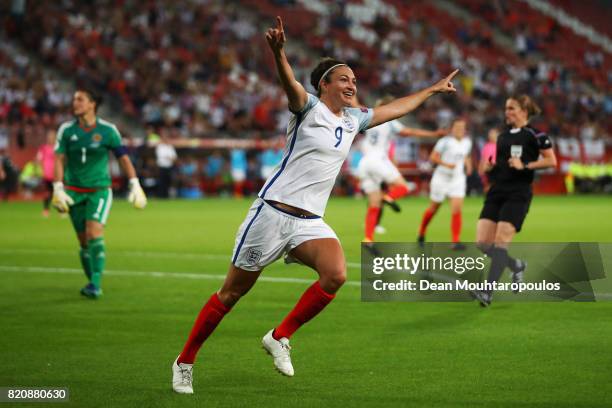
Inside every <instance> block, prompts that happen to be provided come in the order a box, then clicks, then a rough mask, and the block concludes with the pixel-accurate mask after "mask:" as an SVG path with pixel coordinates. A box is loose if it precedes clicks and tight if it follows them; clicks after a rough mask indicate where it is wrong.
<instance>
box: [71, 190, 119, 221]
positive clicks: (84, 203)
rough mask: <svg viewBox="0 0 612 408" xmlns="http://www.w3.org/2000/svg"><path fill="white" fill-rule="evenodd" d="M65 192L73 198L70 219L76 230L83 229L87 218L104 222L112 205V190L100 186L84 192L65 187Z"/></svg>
mask: <svg viewBox="0 0 612 408" xmlns="http://www.w3.org/2000/svg"><path fill="white" fill-rule="evenodd" d="M66 193H67V194H68V195H69V196H70V197H71V198H72V199H73V200H74V204H73V205H71V206H70V219H71V220H72V225H73V226H74V229H75V230H76V232H83V231H85V223H86V221H88V220H89V221H97V222H99V223H100V224H106V221H107V220H108V215H109V213H110V209H111V206H112V205H113V190H111V189H110V188H102V189H99V190H95V191H92V192H87V193H84V192H77V191H73V190H70V189H66Z"/></svg>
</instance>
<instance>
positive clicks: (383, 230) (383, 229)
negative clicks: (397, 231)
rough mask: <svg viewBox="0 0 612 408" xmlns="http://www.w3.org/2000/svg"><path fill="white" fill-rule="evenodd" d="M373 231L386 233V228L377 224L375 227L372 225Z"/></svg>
mask: <svg viewBox="0 0 612 408" xmlns="http://www.w3.org/2000/svg"><path fill="white" fill-rule="evenodd" d="M374 232H375V233H377V234H381V235H383V234H386V233H387V229H386V228H385V227H383V226H382V225H377V226H376V227H374Z"/></svg>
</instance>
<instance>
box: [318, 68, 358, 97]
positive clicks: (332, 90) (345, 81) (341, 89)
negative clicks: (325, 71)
mask: <svg viewBox="0 0 612 408" xmlns="http://www.w3.org/2000/svg"><path fill="white" fill-rule="evenodd" d="M329 79H330V82H328V83H325V85H324V86H326V87H327V94H328V96H329V98H330V99H332V100H333V101H334V102H338V103H339V104H340V105H342V106H356V105H357V78H355V74H354V73H353V70H352V69H350V68H349V67H347V66H342V67H338V68H336V69H334V70H333V71H332V72H331V74H329Z"/></svg>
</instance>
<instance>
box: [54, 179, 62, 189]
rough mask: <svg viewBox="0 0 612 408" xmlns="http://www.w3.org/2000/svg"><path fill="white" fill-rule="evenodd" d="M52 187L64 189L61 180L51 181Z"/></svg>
mask: <svg viewBox="0 0 612 408" xmlns="http://www.w3.org/2000/svg"><path fill="white" fill-rule="evenodd" d="M53 189H54V190H63V189H64V183H62V182H61V181H56V182H54V183H53Z"/></svg>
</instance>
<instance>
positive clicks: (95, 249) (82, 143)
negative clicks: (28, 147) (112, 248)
mask: <svg viewBox="0 0 612 408" xmlns="http://www.w3.org/2000/svg"><path fill="white" fill-rule="evenodd" d="M100 103H101V98H100V97H99V96H98V95H97V94H96V93H94V92H93V91H92V90H90V89H85V88H79V89H78V90H77V91H76V92H75V93H74V97H73V100H72V109H73V113H74V116H76V119H75V120H72V121H69V122H65V123H63V124H62V125H61V126H60V127H59V129H58V131H57V142H56V145H55V177H54V183H53V198H52V203H53V206H54V207H55V208H57V209H58V211H60V212H62V213H63V212H67V211H68V212H69V213H70V219H71V220H72V225H73V227H74V229H75V231H76V233H77V238H78V240H79V243H80V245H81V251H80V253H79V255H80V259H81V264H82V266H83V271H84V272H85V275H87V279H88V280H89V283H88V284H87V285H86V286H85V287H83V288H82V289H81V294H82V295H83V296H86V297H88V298H93V299H97V298H98V297H100V296H101V295H102V289H101V287H100V284H101V280H102V273H103V272H104V265H105V262H106V254H105V245H104V238H103V233H104V225H105V224H106V221H107V219H108V215H109V212H110V209H111V205H112V202H113V192H112V190H111V189H110V185H111V178H110V174H109V169H108V151H109V150H111V151H113V153H114V154H115V157H116V158H117V161H118V162H119V165H120V166H121V168H122V169H123V171H124V173H125V174H126V176H127V177H128V179H129V195H128V200H129V201H130V202H131V203H133V204H134V206H135V207H136V208H144V207H145V205H146V204H147V198H146V196H145V194H144V192H143V190H142V188H141V187H140V183H139V182H138V178H137V177H136V171H135V170H134V166H132V162H131V161H130V159H129V157H128V155H127V150H126V148H125V147H124V146H123V144H122V142H121V135H120V134H119V130H118V129H117V127H116V126H115V125H113V124H112V123H110V122H107V121H105V120H104V119H102V118H99V117H97V116H96V112H97V109H98V106H99V105H100ZM64 182H65V183H66V185H65V186H64Z"/></svg>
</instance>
